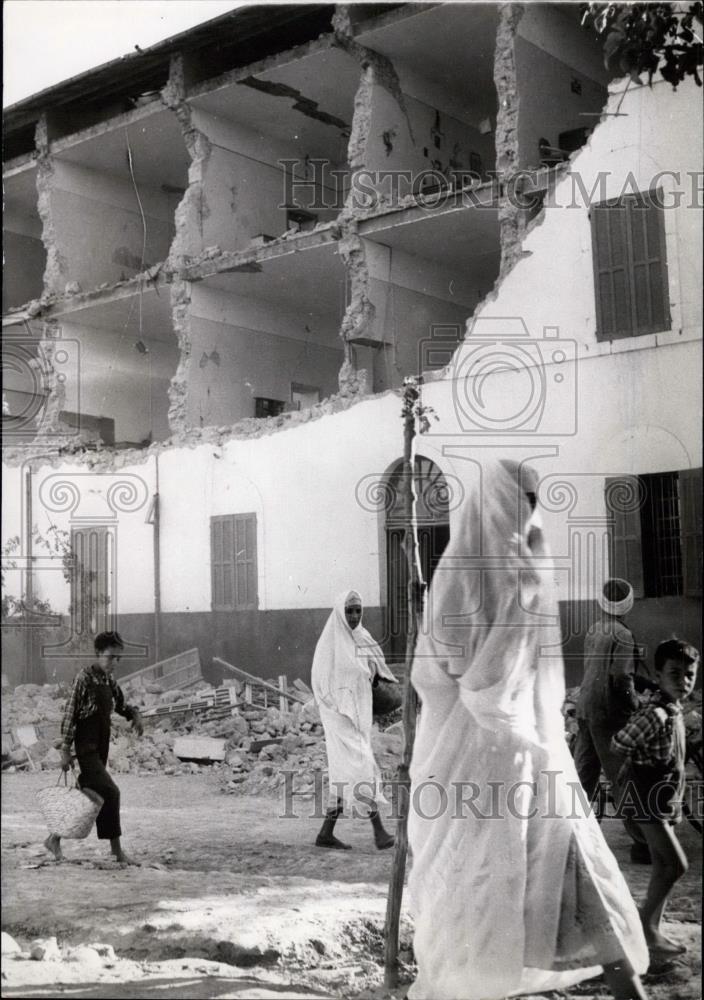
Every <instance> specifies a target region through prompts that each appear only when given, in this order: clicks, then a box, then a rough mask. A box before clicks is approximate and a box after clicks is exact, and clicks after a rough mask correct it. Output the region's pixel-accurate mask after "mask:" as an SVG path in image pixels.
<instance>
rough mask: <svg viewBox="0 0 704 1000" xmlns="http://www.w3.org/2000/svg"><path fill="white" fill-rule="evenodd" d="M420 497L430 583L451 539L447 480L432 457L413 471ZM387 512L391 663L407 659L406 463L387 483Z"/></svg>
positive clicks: (419, 516)
mask: <svg viewBox="0 0 704 1000" xmlns="http://www.w3.org/2000/svg"><path fill="white" fill-rule="evenodd" d="M413 478H414V484H415V490H416V496H417V503H416V516H417V521H418V544H419V546H420V557H421V567H422V570H423V578H424V580H425V582H426V583H428V584H429V583H430V580H431V578H432V575H433V573H434V572H435V567H436V566H437V564H438V562H439V560H440V556H441V555H442V553H443V552H444V550H445V547H446V546H447V543H448V542H449V540H450V516H449V509H448V508H449V493H448V487H447V483H446V481H445V477H444V476H443V474H442V472H441V471H440V469H439V468H438V467H437V465H435V463H434V462H432V461H431V460H430V459H429V458H426V457H425V456H424V455H417V456H416V460H415V469H414V477H413ZM388 485H389V504H388V506H387V509H386V584H387V586H386V593H387V609H386V610H387V618H386V622H387V627H386V634H387V637H388V656H389V659H390V660H391V661H392V662H399V661H401V660H403V659H404V657H405V653H406V632H407V627H408V593H407V587H408V571H407V566H406V555H405V553H404V550H403V539H404V531H405V513H404V488H403V487H404V472H403V460H400V461H399V462H398V463H397V464H396V466H395V467H394V469H393V471H392V473H391V475H390V477H389V481H388Z"/></svg>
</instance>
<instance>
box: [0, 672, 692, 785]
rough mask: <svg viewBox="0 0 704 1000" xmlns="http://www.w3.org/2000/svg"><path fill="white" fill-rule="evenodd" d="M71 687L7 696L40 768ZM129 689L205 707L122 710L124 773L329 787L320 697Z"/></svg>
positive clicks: (13, 725) (158, 700)
mask: <svg viewBox="0 0 704 1000" xmlns="http://www.w3.org/2000/svg"><path fill="white" fill-rule="evenodd" d="M578 694H579V688H578V687H575V688H570V689H569V690H568V691H567V697H566V699H565V703H564V706H563V716H564V720H565V737H566V739H567V741H568V744H569V745H570V747H571V748H572V747H573V744H574V740H575V737H576V731H577V721H576V714H575V705H576V701H577V697H578ZM67 695H68V690H67V689H66V688H65V687H63V686H59V685H57V684H44V685H39V684H23V685H20V686H19V687H17V688H15V690H14V691H13V692H11V693H8V694H6V695H5V697H4V698H3V704H2V728H3V733H10V732H12V733H13V734H16V733H17V731H18V728H20V727H32V726H34V727H36V736H37V737H38V739H37V740H36V742H33V743H31V744H30V745H29V747H28V749H29V754H30V756H31V761H32V764H33V766H34V767H37V768H42V769H44V770H53V769H55V768H58V766H59V764H60V754H59V751H58V750H57V749H56V748H55V747H54V745H53V744H54V741H55V740H56V738H57V737H58V735H59V725H60V722H61V716H62V711H63V706H64V701H65V699H66V697H67ZM126 695H127V698H128V701H129V703H130V704H133V705H137V706H138V707H139V708H140V709H141V710H142V711H143V712H145V711H147V710H149V709H155V708H157V709H163V708H164V707H165V706H168V707H170V708H173V706H174V703H176V702H183V700H184V698H187V699H193V700H194V701H195V702H196V703H197V706H194V707H193V708H192V709H189V710H188V711H180V710H178V711H174V712H173V714H169V715H163V714H162V715H158V716H156V717H154V716H153V717H151V718H150V717H149V716H146V717H145V718H144V734H143V736H142V737H138V736H137V735H136V734H135V733H134V732H133V730H132V727H131V726H130V724H129V723H128V722H126V720H124V719H122V718H120V717H119V716H114V718H113V735H112V745H111V750H110V768H111V770H113V771H115V772H116V773H118V774H136V775H140V774H151V773H160V774H166V775H179V774H192V773H200V772H202V771H206V770H207V771H208V772H209V773H211V774H213V776H214V777H215V778H216V780H217V781H218V783H219V784H220V786H221V788H222V790H223V792H226V793H228V794H247V795H267V794H273V793H275V792H277V791H278V790H279V789H280V788H282V786H284V784H285V783H286V782H289V786H288V787H289V788H290V789H291V791H292V792H294V793H295V794H299V795H306V794H313V793H315V792H316V791H317V790H318V789H320V787H321V782H322V781H323V777H324V774H325V771H326V765H327V762H326V755H325V739H324V736H323V730H322V725H321V722H320V714H319V712H318V709H317V707H316V705H315V703H314V702H313V701H312V700H311V701H309V702H307V703H306V704H305V705H303V704H300V703H297V702H291V703H290V704H291V709H292V711H291V712H281V711H280V710H279V709H278V708H276V707H269V708H262V707H258V706H255V705H249V704H243V705H240V706H239V707H238V708H235V709H233V708H231V707H230V706H229V705H228V706H225V707H223V706H222V705H218V704H215V703H214V695H215V689H214V688H213V687H211V686H210V685H208V684H207V683H205V682H203V684H201V685H200V687H198V688H196V689H194V690H193V691H190V692H188V694H186V693H185V692H183V691H162V690H161V689H160V687H159V685H158V684H156V683H154V682H147V683H144V682H143V681H141V680H139V679H138V683H136V684H135V683H134V682H131V683H130V686H129V690H128V691H126ZM208 699H210V700H209V701H208ZM204 705H205V707H203V706H204ZM398 715H399V713H398V712H397V713H395V715H393V716H391V717H387V718H386V719H385V720H382V728H380V726H379V725H378V724H376V723H375V725H374V729H373V732H372V745H373V748H374V753H375V756H376V759H377V761H378V763H379V767H380V769H381V771H382V775H383V776H384V777H385V778H390V777H392V776H393V775H395V772H396V767H397V765H398V762H399V759H400V755H401V751H402V742H403V730H402V726H401V723H400V722H399V721H395V720H396V719H397V717H398ZM701 717H702V693H701V690H698V691H695V692H694V694H693V696H692V698H691V699H690V700H689V702H688V704H687V706H686V707H685V724H686V727H687V738H688V748H689V749H690V752H691V751H694V753H695V754H696V753H698V755H699V756H698V759H699V762H701ZM384 726H386V728H383V727H384ZM184 736H192V737H204V736H208V737H212V738H215V739H220V740H222V741H223V743H224V751H225V757H224V760H223V761H214V762H213V761H204V760H200V759H188V758H186V757H185V756H184V755H182V757H177V756H176V754H175V753H174V743H175V741H176V740H177V739H178V738H179V737H184ZM179 752H182V751H181V750H180V751H179ZM692 759H693V760H694V761H695V762H696V760H697V758H696V757H694V758H692ZM3 761H4V766H13V767H14V766H18V767H23V766H29V760H28V752H27V750H25V749H24V748H23V747H22V746H20V745H18V743H17V740H16V739H15V740H14V742H13V747H12V749H10V750H9V751H7V750H6V749H5V748H4V755H3Z"/></svg>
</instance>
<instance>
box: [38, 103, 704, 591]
mask: <svg viewBox="0 0 704 1000" xmlns="http://www.w3.org/2000/svg"><path fill="white" fill-rule="evenodd" d="M618 100H620V95H619V94H614V96H613V97H612V99H611V102H612V107H613V105H614V104H615V102H616V101H618ZM695 101H696V102H697V103H698V95H697V94H696V91H695V88H694V86H693V85H692V86H690V85H682V86H681V88H680V89H679V91H678V92H677V93H676V94H673V93H672V91H671V89H670V88H669V86H667V85H665V84H662V83H659V84H656V85H655V86H654V87H653V89H652V90H650V89H648V88H647V87H644V88H640V89H638V90H629V93H628V94H627V95H626V97H625V99H624V102H623V107H622V110H623V111H624V113H625V114H626V116H627V117H625V118H607V119H606V120H605V122H604V123H603V124H602V125H601V126H600V127H599V128H598V129H597V131H596V132H595V134H594V136H593V138H592V140H591V142H590V144H589V146H588V147H587V148H586V149H585V150H583V151H582V152H581V153H580V154H579V155H578V156H577V157H576V159H575V160H574V163H573V171H575V172H576V171H579V173H580V176H581V177H582V179H583V182H584V184H585V185H586V188H587V190H590V189H591V187H592V185H593V183H594V181H595V179H596V175H597V172H598V171H600V170H608V171H610V172H611V173H610V176H609V177H608V179H607V187H606V191H607V196H611V195H614V194H616V193H618V191H619V190H620V188H621V186H622V184H623V179H624V177H625V176H626V174H627V173H628V171H629V170H631V169H632V170H633V171H634V173H635V176H636V178H637V180H638V183H639V184H640V185H642V186H644V187H647V186H648V184H649V181H650V178H651V177H652V173H653V172H654V171H657V170H658V169H671V168H672V167H673V156H674V154H675V153H676V154H677V155H676V169H680V170H687V169H693V170H696V169H698V166H699V164H698V155H699V148H700V144H699V135H698V129H699V127H700V122H699V117H698V116H697V115H696V114H694V113H693V108H696V106H697V105H696V104H695ZM682 136H688V137H689V141H688V143H687V145H685V146H683V144H682ZM573 187H574V185H573V184H572V181H571V179H570V177H569V176H568V177H566V178H565V179H563V180H562V181H561V182H560V184H559V186H558V188H557V191H556V192H555V197H554V199H553V201H552V203H551V204H553V205H554V206H559V205H563V206H564V205H568V204H570V203H571V201H572V191H573ZM578 201H579V200H578ZM700 229H701V217H700V215H699V214H698V213H696V212H695V211H693V210H691V209H689V208H686V207H685V206H684V205H681V206H680V207H679V208H677V209H673V210H668V211H667V212H666V231H667V247H668V265H669V275H670V295H671V300H672V304H671V312H672V317H673V329H672V330H671V331H665V332H664V334H663V335H660V334H654V335H652V336H646V337H636V338H632V339H629V340H619V341H616V342H614V343H613V344H609V343H605V344H597V343H596V336H595V303H594V290H593V274H592V257H591V237H590V229H589V220H588V217H587V210H586V206H585V205H584V204H579V203H577V205H576V207H574V208H567V207H562V208H560V207H548V209H547V210H546V213H545V216H544V219H543V221H542V222H541V223H540V224H538V225H537V226H536V227H535V228H534V229H533V230H532V232H531V233H530V234H529V236H528V237H527V238H526V241H525V244H524V256H523V258H522V259H521V260H520V262H519V263H518V264H517V265H516V267H515V268H514V270H513V271H512V272H511V273H510V274H509V275H508V277H506V278H505V279H504V281H503V282H502V284H501V285H500V288H499V290H498V295H497V297H496V298H495V299H494V300H492V301H489V302H487V303H485V305H484V306H483V308H482V309H481V310H480V313H479V316H478V320H479V325H478V327H476V328H474V332H472V333H470V335H469V336H468V338H467V340H466V341H465V344H464V346H463V347H462V349H461V350H460V351H459V352H458V355H457V357H456V359H455V363H454V365H453V368H452V369H451V370H450V371H448V372H447V373H446V377H445V378H444V379H442V380H438V381H434V382H430V383H429V384H427V385H426V387H425V388H424V390H423V401H424V403H426V404H428V405H430V406H431V407H432V408H433V410H434V411H435V415H436V416H437V417H438V420H437V421H433V422H432V424H431V434H430V435H428V436H426V437H424V438H423V439H422V441H421V442H419V450H422V451H423V453H425V454H427V455H428V457H431V458H432V459H433V460H434V461H435V462H436V463H437V464H438V465H439V466H440V468H441V469H442V470H443V472H445V473H446V474H447V475H456V476H458V477H459V478H460V479H464V480H467V482H471V481H472V479H473V471H474V466H473V465H472V462H473V461H475V460H477V459H479V460H481V459H482V458H483V456H484V455H487V454H489V455H491V454H492V453H497V451H498V453H499V454H502V455H506V456H507V457H522V458H525V459H530V461H531V464H533V465H535V466H536V468H537V469H538V471H539V472H540V474H541V476H542V477H543V478H544V480H545V483H544V488H547V486H549V485H550V482H551V481H552V480H551V478H550V477H557V478H559V479H565V480H567V482H568V483H569V484H571V486H572V487H573V488H574V491H575V495H576V500H575V501H574V506H573V508H572V509H571V510H568V509H567V508H568V507H569V504H568V505H567V506H564V505H563V509H562V510H560V509H559V508H560V506H561V505H560V503H559V502H558V500H559V497H556V494H555V493H554V492H553V496H552V500H550V497H547V499H546V506H547V507H548V511H547V513H546V516H545V518H546V531H547V534H548V538H549V541H550V544H551V547H552V550H553V553H554V555H555V558H556V560H557V561H558V568H559V570H560V576H559V584H560V596H561V597H563V598H572V599H575V598H580V597H582V598H588V597H592V596H593V593H594V580H595V579H597V578H599V576H600V575H601V574H602V573H603V571H604V566H603V562H599V561H598V560H599V557H600V553H599V552H597V553H596V554H595V557H596V560H597V561H596V562H592V563H590V564H589V565H587V561H584V562H583V563H582V564H581V566H582V570H583V572H582V570H580V573H581V575H579V576H578V577H577V579H575V578H574V576H573V578H572V580H571V582H570V580H569V579H568V576H567V573H566V569H567V567H568V566H570V565H571V562H570V560H571V550H570V547H569V546H570V535H569V528H570V518H569V516H568V515H571V519H572V522H571V523H572V527H573V529H576V531H577V532H578V533H580V537H582V538H583V539H584V541H585V544H586V543H587V542H588V540H589V538H588V536H589V535H590V533H591V534H594V532H596V533H597V534H598V533H599V532H601V533H602V534H603V521H602V522H600V523H599V524H597V526H596V528H595V527H594V525H593V524H587V523H585V521H582V523H581V525H580V524H579V523H577V522H578V520H579V518H582V517H584V518H585V519H594V518H597V519H601V518H603V516H604V513H605V511H604V501H603V479H604V477H605V476H607V475H611V474H623V473H641V474H643V473H648V472H663V471H668V470H675V469H682V468H686V467H687V466H688V465H691V466H698V465H700V464H701V457H700V455H701V443H702V442H701V429H700V412H701V406H700V399H701V384H700V370H701V311H700V305H699V301H698V297H697V295H696V294H695V293H696V292H697V291H698V285H699V281H700V277H699V266H700V265H699V258H700V247H701V239H700V236H701V232H700ZM262 308H263V307H262ZM521 319H522V320H523V321H524V322H525V324H526V329H527V331H528V333H527V335H526V334H525V333H524V334H521V335H522V336H524V338H525V337H527V338H528V339H527V343H526V345H525V346H526V348H527V349H530V350H532V351H533V352H535V351H536V350H538V349H540V350H542V351H543V352H544V351H545V350H546V347H545V345H546V343H548V341H546V340H545V338H544V336H543V331H544V328H545V327H554V328H557V329H558V330H559V334H560V337H561V338H562V340H563V342H564V341H567V342H569V343H563V344H562V345H561V349H563V350H564V351H565V353H566V356H567V357H570V356H572V357H576V358H577V363H576V366H575V365H569V366H564V365H561V364H558V363H552V362H550V363H548V364H547V365H546V368H545V375H546V382H545V387H546V388H545V395H544V403H545V406H544V409H543V411H542V413H541V414H540V417H539V419H538V421H537V423H536V425H535V426H534V427H533V429H532V430H531V431H530V432H529V433H528V434H526V435H525V436H523V437H521V436H516V435H513V436H511V435H507V436H503V437H500V438H497V437H496V436H494V438H493V439H491V438H488V437H487V436H485V435H481V434H479V435H476V434H471V433H467V432H466V430H463V426H462V424H461V423H459V421H458V411H457V409H456V403H457V401H458V399H459V400H466V396H464V395H463V393H464V391H465V390H466V389H467V383H466V382H465V381H464V380H458V378H457V376H458V374H459V375H461V374H462V371H463V370H464V369H463V367H462V366H463V365H464V364H465V362H466V361H467V359H468V358H469V356H470V355H471V354H472V352H474V351H476V350H477V346H478V342H479V339H480V337H481V334H482V333H485V334H486V336H487V339H488V340H489V347H490V348H492V349H493V345H494V344H495V343H496V340H497V338H498V339H499V340H500V339H501V337H504V338H505V337H506V335H507V334H510V333H511V332H512V328H513V327H515V326H516V323H519V324H520V321H521ZM518 329H519V333H520V332H521V331H520V326H519V328H518ZM492 336H493V337H494V341H491V337H492ZM570 351H573V354H572V355H570ZM543 357H545V354H544V353H543ZM558 373H559V374H563V373H564V375H565V378H564V379H563V381H562V382H561V383H558V382H555V380H554V376H555V374H558ZM525 377H526V370H525V369H523V370H520V369H519V370H518V371H517V372H516V373H514V374H510V373H507V372H505V371H504V372H502V373H498V374H495V375H493V376H492V377H491V379H490V380H488V381H487V383H486V385H485V387H484V389H485V398H490V397H491V398H494V396H498V397H499V398H500V399H502V400H504V402H505V404H506V406H509V407H510V406H512V405H514V403H515V402H516V400H519V401H520V399H521V398H522V397H521V393H522V392H523V391H524V389H525ZM492 379H493V381H492ZM458 391H459V393H460V394H459V396H458V395H457V393H458ZM509 412H511V411H509ZM499 446H501V449H500V450H499ZM401 451H402V423H401V419H400V400H399V398H398V397H397V396H395V395H393V394H390V393H389V394H387V395H384V396H381V397H378V398H373V399H369V400H367V401H365V402H362V403H359V404H358V405H356V406H354V407H352V408H351V409H349V410H347V411H345V412H343V413H339V414H336V415H330V416H326V417H324V418H321V419H318V420H311V421H308V422H306V423H301V424H298V425H296V426H293V427H291V428H290V429H288V430H284V431H280V432H277V433H272V434H268V435H266V436H262V437H259V438H256V439H241V440H231V441H229V442H228V443H227V444H225V445H224V446H222V447H218V446H216V445H213V444H203V445H199V446H198V447H194V448H185V447H181V448H174V449H169V450H165V451H164V452H163V453H162V455H161V457H160V459H159V463H160V482H161V495H162V497H163V503H162V531H163V536H162V558H163V563H162V574H163V606H164V610H165V611H186V610H189V611H205V610H208V609H209V608H210V566H209V548H210V540H209V519H210V517H211V516H213V515H215V514H225V513H238V512H241V513H244V512H250V511H254V512H255V513H257V522H258V553H259V598H260V607H261V608H263V609H266V608H307V607H329V606H330V603H331V600H332V598H333V596H334V595H335V594H336V593H337V592H338V591H339V590H340V589H342V588H343V587H345V586H355V587H358V588H359V589H360V591H361V592H362V595H363V597H364V599H365V601H366V602H367V603H368V604H370V605H374V604H376V603H378V601H379V599H380V592H381V587H380V584H381V580H382V575H381V572H380V566H381V565H382V564H383V559H382V555H383V553H380V541H379V540H380V533H379V526H380V520H379V519H380V516H381V515H380V513H379V511H378V510H375V509H369V508H370V507H372V508H373V504H371V502H370V500H369V499H366V500H364V499H361V498H364V497H365V496H368V494H367V490H366V486H367V485H368V484H370V483H371V482H372V481H373V479H381V476H382V475H383V473H384V472H385V471H386V470H387V469H388V468H389V466H390V465H391V463H392V462H393V461H394V460H396V459H398V458H399V457H400V454H401ZM64 468H66V467H64ZM150 468H151V466H138V467H136V468H135V469H134V470H130V469H125V472H130V471H134V472H135V473H136V474H138V475H145V469H147V470H148V469H150ZM84 470H85V467H81V469H80V470H78V471H81V472H82V471H84ZM49 471H50V472H52V473H56V472H59V471H63V469H58V468H57V469H53V470H47V473H48V472H49ZM67 471H68V472H72V471H73V472H75V471H77V470H75V469H74V470H71V469H70V468H68V469H67ZM366 477H372V480H370V479H368V478H366ZM95 488H96V489H97V490H98V494H97V495H98V496H101V495H102V492H103V488H102V487H101V485H100V480H99V479H98V485H97V486H96V487H95ZM551 504H552V507H553V509H554V513H552V514H551V513H550V509H549V508H550V505H551ZM451 516H452V517H453V518H454V517H456V516H459V515H458V514H457V513H456V512H453V514H452V515H451ZM37 518H39V515H37ZM575 519H576V520H575ZM143 521H144V511H137V512H135V513H134V514H129V515H120V518H119V523H120V539H121V540H123V539H124V545H125V547H124V550H121V553H120V560H119V574H120V579H119V594H120V595H121V596H120V601H121V602H122V599H123V597H122V595H124V600H125V602H126V603H125V605H124V608H123V605H122V603H121V605H120V610H123V609H124V610H125V611H127V610H135V611H137V610H141V611H144V610H150V608H151V607H152V604H151V596H150V595H151V587H152V578H151V576H150V570H149V560H150V558H151V534H150V532H151V529H150V528H149V527H148V526H146V525H144V523H143ZM123 524H124V530H123ZM121 544H122V543H121Z"/></svg>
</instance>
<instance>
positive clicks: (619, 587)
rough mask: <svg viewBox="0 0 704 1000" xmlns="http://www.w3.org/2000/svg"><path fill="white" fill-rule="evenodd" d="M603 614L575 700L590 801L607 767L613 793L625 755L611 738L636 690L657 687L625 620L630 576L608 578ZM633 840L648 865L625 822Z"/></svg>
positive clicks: (635, 703)
mask: <svg viewBox="0 0 704 1000" xmlns="http://www.w3.org/2000/svg"><path fill="white" fill-rule="evenodd" d="M598 601H599V606H600V608H601V611H602V614H601V616H600V617H599V618H598V619H597V620H596V621H595V622H594V624H593V625H592V626H591V628H590V629H589V631H588V632H587V635H586V638H585V640H584V678H583V680H582V684H581V687H580V692H579V698H578V700H577V725H578V727H579V728H578V732H577V739H576V743H575V749H574V760H575V766H576V768H577V774H578V776H579V780H580V782H581V784H582V787H583V788H584V790H585V792H586V793H587V795H588V796H589V798H590V800H591V801H594V800H595V799H596V797H597V792H598V788H599V775H600V773H601V771H602V770H603V772H604V774H605V775H606V778H607V780H608V781H609V782H610V783H611V785H612V788H613V790H614V792H615V793H616V794H617V793H618V774H619V771H620V770H621V765H622V763H623V762H622V759H621V758H620V757H619V756H618V754H616V753H614V751H613V749H612V747H611V740H612V737H613V736H614V735H615V734H616V733H617V732H618V731H619V729H621V728H622V727H623V726H624V725H625V724H626V722H627V721H628V719H629V717H630V716H631V714H632V713H633V712H635V711H636V710H637V709H638V708H639V705H640V702H639V699H638V692H639V691H645V690H648V689H650V688H657V684H656V683H655V682H654V681H651V680H650V679H649V678H647V677H644V676H643V675H642V674H639V673H638V672H637V671H638V665H639V660H640V651H639V649H638V646H637V645H636V641H635V638H634V636H633V633H632V632H631V630H630V629H629V628H628V627H627V626H626V625H625V623H624V622H623V621H622V619H623V617H624V615H627V614H628V612H629V611H630V610H631V608H632V607H633V588H632V587H631V585H630V584H629V583H628V581H627V580H620V579H617V578H614V579H611V580H607V581H606V583H605V584H604V588H603V591H602V593H601V594H600V595H599V598H598ZM624 825H625V827H626V829H627V831H628V833H629V835H630V836H631V839H632V840H633V844H632V846H631V860H632V861H635V862H640V863H645V864H648V863H649V862H650V854H649V851H648V846H647V844H646V843H645V839H644V837H643V835H642V834H641V832H640V830H639V829H638V827H637V826H636V825H635V824H633V823H631V822H629V821H628V820H625V821H624Z"/></svg>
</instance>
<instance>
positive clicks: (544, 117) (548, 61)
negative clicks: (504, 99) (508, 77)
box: [516, 38, 606, 168]
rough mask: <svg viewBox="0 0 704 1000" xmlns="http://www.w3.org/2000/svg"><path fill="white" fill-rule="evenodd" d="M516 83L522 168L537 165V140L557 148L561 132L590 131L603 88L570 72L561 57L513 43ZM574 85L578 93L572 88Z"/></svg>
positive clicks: (601, 102) (524, 43)
mask: <svg viewBox="0 0 704 1000" xmlns="http://www.w3.org/2000/svg"><path fill="white" fill-rule="evenodd" d="M516 80H517V87H518V92H519V94H520V105H519V112H518V151H519V163H520V165H521V167H524V168H529V167H538V166H539V165H540V153H539V145H540V140H541V139H547V141H548V144H549V145H550V146H554V147H556V148H557V147H559V145H560V143H559V137H560V133H561V132H567V131H571V130H572V129H579V128H591V127H592V126H593V125H594V123H595V122H597V121H598V114H599V112H600V111H601V109H602V107H603V105H604V100H605V98H606V88H605V86H603V85H601V84H599V83H596V82H595V81H594V80H592V79H590V77H588V76H584V75H583V74H582V73H580V72H579V71H578V70H576V69H574V67H573V66H571V65H570V64H569V63H568V62H567V59H566V58H565V57H564V56H562V55H558V56H557V57H556V56H554V55H552V54H550V53H549V52H546V51H545V50H544V49H542V48H538V47H537V46H535V45H533V44H532V43H531V42H529V41H526V39H524V38H518V39H517V41H516ZM575 83H576V84H577V85H578V86H579V87H580V88H581V92H580V93H575V92H574V90H573V89H572V88H573V84H575Z"/></svg>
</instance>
